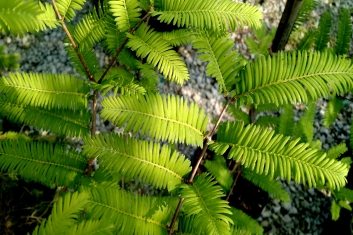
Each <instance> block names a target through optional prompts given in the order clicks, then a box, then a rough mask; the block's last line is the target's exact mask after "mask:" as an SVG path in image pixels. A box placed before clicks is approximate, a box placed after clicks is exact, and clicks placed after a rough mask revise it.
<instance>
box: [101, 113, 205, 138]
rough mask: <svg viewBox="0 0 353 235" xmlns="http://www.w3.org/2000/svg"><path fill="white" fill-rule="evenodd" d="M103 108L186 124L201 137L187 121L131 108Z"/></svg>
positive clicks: (199, 132)
mask: <svg viewBox="0 0 353 235" xmlns="http://www.w3.org/2000/svg"><path fill="white" fill-rule="evenodd" d="M104 109H105V110H118V111H120V112H130V113H135V114H138V115H144V116H148V117H152V118H156V119H161V120H164V121H168V122H173V123H176V124H179V125H182V126H186V127H188V128H190V129H192V130H193V131H195V132H196V133H198V134H199V135H200V136H201V137H203V134H202V132H201V131H199V130H198V129H196V128H195V127H193V126H191V125H190V124H188V123H184V122H181V121H178V120H174V119H170V118H166V117H162V116H157V115H154V114H150V113H144V112H141V111H135V110H131V109H123V108H108V107H105V108H104Z"/></svg>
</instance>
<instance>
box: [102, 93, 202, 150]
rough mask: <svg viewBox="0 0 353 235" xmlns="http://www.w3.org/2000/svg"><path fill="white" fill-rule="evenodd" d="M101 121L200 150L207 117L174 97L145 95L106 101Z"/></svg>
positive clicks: (193, 106) (195, 107) (193, 105)
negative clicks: (196, 147)
mask: <svg viewBox="0 0 353 235" xmlns="http://www.w3.org/2000/svg"><path fill="white" fill-rule="evenodd" d="M102 106H103V108H104V109H103V110H102V112H101V115H102V117H103V118H104V119H105V120H107V119H109V120H111V121H112V122H113V123H114V124H115V125H117V126H120V127H122V126H124V124H125V123H127V126H126V127H125V131H127V132H128V131H132V132H133V133H138V132H139V130H140V129H141V132H140V133H141V134H142V135H145V134H147V135H149V136H151V137H153V138H155V139H160V140H168V141H169V142H171V143H177V142H178V143H181V142H185V143H187V144H193V145H198V146H202V144H203V132H204V131H205V129H206V125H207V122H208V116H206V117H205V112H204V110H203V109H200V108H199V107H197V106H196V104H195V103H191V105H190V106H189V107H188V106H187V101H186V100H184V99H182V98H179V97H175V96H170V95H168V96H161V95H159V94H147V95H146V96H141V97H134V96H131V97H129V96H120V97H108V98H106V99H104V100H103V102H102Z"/></svg>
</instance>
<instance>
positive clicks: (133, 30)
mask: <svg viewBox="0 0 353 235" xmlns="http://www.w3.org/2000/svg"><path fill="white" fill-rule="evenodd" d="M148 16H149V14H148V13H147V14H146V15H145V16H144V17H142V19H141V20H140V22H138V24H137V25H136V26H135V27H134V28H133V29H132V30H131V31H130V33H131V34H132V33H134V32H135V31H136V29H137V28H138V27H139V26H140V25H141V24H142V22H143V21H144V20H146V19H147V18H148ZM128 40H129V38H128V37H127V38H125V40H124V42H123V43H122V44H121V46H120V47H119V48H118V50H116V53H115V56H114V57H113V58H112V60H111V61H110V63H109V65H108V67H107V68H106V69H105V70H104V72H103V74H102V76H101V77H100V78H99V80H98V83H99V84H100V83H101V82H102V81H103V78H104V77H105V75H107V73H108V71H109V69H110V68H111V67H112V66H113V65H114V63H115V61H116V59H117V58H118V56H119V54H120V53H121V51H122V50H123V49H124V46H125V45H126V43H127V41H128Z"/></svg>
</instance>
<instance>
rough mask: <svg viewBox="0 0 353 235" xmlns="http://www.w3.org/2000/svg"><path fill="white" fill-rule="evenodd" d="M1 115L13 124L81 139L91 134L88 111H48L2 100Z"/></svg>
mask: <svg viewBox="0 0 353 235" xmlns="http://www.w3.org/2000/svg"><path fill="white" fill-rule="evenodd" d="M0 114H2V115H3V116H7V118H8V119H9V120H11V121H13V122H17V123H25V124H27V125H33V126H34V127H36V128H38V129H41V128H43V129H44V130H50V131H51V132H52V133H56V134H58V135H65V136H76V137H80V136H83V135H86V134H88V133H89V124H90V117H91V114H90V112H89V111H88V110H86V109H85V110H80V111H72V110H67V109H51V110H46V109H43V108H39V107H31V106H27V105H21V104H17V103H14V102H11V101H6V100H3V99H1V98H0Z"/></svg>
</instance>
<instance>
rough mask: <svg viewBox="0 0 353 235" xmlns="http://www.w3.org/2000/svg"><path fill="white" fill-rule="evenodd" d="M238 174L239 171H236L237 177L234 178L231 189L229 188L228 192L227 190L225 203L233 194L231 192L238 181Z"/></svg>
mask: <svg viewBox="0 0 353 235" xmlns="http://www.w3.org/2000/svg"><path fill="white" fill-rule="evenodd" d="M239 162H240V161H239ZM237 164H238V162H237ZM240 173H241V170H239V171H238V174H237V176H236V177H235V180H234V181H233V184H232V187H231V188H230V190H229V192H228V194H227V197H226V201H228V200H229V198H230V195H231V194H232V192H233V190H234V187H235V185H236V184H237V181H238V178H239V175H240Z"/></svg>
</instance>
